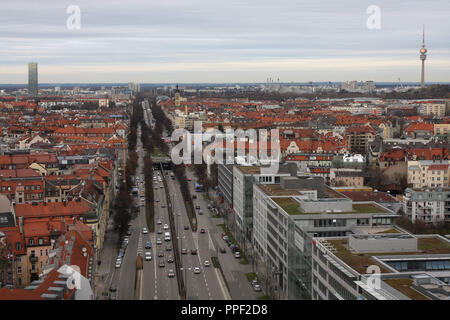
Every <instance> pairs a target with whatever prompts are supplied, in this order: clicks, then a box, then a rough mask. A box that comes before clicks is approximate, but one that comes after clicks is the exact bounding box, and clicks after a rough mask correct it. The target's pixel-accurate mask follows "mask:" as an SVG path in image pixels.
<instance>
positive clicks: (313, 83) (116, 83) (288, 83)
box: [0, 79, 450, 87]
mask: <svg viewBox="0 0 450 320" xmlns="http://www.w3.org/2000/svg"><path fill="white" fill-rule="evenodd" d="M346 81H357V82H358V83H361V82H365V81H372V80H355V79H353V80H342V81H312V85H317V84H321V85H326V84H329V83H331V84H332V85H335V84H342V83H343V82H346ZM129 82H133V81H128V82H44V83H39V84H38V85H39V87H41V86H44V87H46V86H72V85H83V86H87V85H96V86H103V85H108V86H109V85H112V86H113V85H123V86H126V85H128V83H129ZM134 83H138V84H139V85H141V86H147V85H152V86H161V85H177V84H178V85H181V86H183V85H205V86H209V85H255V84H257V85H261V84H269V83H268V82H134ZM270 84H281V85H311V83H309V82H295V81H292V82H270ZM374 84H375V85H377V84H378V85H398V84H399V82H398V81H374ZM401 84H402V85H417V86H420V81H416V82H413V81H402V82H401ZM435 84H442V85H446V84H450V81H444V82H443V81H437V82H426V83H425V86H430V85H435ZM0 86H9V87H12V86H21V87H28V84H27V83H0Z"/></svg>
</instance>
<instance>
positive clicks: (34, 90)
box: [28, 62, 38, 97]
mask: <svg viewBox="0 0 450 320" xmlns="http://www.w3.org/2000/svg"><path fill="white" fill-rule="evenodd" d="M28 94H29V95H30V96H32V97H35V96H37V95H38V64H37V62H30V63H29V64H28Z"/></svg>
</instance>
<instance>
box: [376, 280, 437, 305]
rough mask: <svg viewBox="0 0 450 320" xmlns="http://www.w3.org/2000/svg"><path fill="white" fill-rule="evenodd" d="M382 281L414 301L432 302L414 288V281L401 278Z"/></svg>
mask: <svg viewBox="0 0 450 320" xmlns="http://www.w3.org/2000/svg"><path fill="white" fill-rule="evenodd" d="M382 281H383V282H384V283H386V284H387V285H389V286H391V287H392V288H394V289H395V290H397V291H399V292H400V293H402V294H404V295H405V296H407V297H408V298H410V299H412V300H431V299H430V298H428V297H427V296H425V295H423V294H422V293H420V292H419V291H417V290H416V289H414V288H413V287H412V284H413V282H414V281H413V280H412V279H408V278H399V279H384V280H382Z"/></svg>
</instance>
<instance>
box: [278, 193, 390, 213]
mask: <svg viewBox="0 0 450 320" xmlns="http://www.w3.org/2000/svg"><path fill="white" fill-rule="evenodd" d="M272 200H273V201H275V203H277V204H278V205H279V206H280V207H281V208H282V209H283V210H284V211H286V212H287V213H288V214H290V215H297V214H302V215H313V214H333V215H334V214H371V213H378V214H383V213H389V211H387V210H385V209H383V208H382V207H381V206H378V205H376V204H373V203H353V205H352V209H353V210H352V211H342V212H304V211H303V210H302V208H301V207H300V204H299V203H298V202H297V201H296V200H295V199H293V198H292V197H288V198H281V197H280V198H278V197H276V196H275V197H272Z"/></svg>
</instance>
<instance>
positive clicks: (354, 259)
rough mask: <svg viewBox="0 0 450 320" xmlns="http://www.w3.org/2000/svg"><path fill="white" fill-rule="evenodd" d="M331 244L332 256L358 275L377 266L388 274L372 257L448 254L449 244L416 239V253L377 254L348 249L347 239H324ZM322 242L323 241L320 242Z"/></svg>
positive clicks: (436, 238)
mask: <svg viewBox="0 0 450 320" xmlns="http://www.w3.org/2000/svg"><path fill="white" fill-rule="evenodd" d="M324 240H325V241H326V242H328V243H331V244H332V245H333V247H334V249H335V251H334V252H333V254H334V255H335V256H337V257H338V258H339V259H341V260H342V261H343V262H345V263H346V264H347V265H348V266H349V267H351V268H352V269H354V270H355V271H357V272H359V273H360V274H365V273H367V267H368V266H370V265H372V264H373V265H377V266H379V267H380V269H381V273H389V272H390V271H388V270H387V269H385V268H384V267H383V266H382V265H381V264H379V263H378V262H377V261H376V260H375V259H373V258H372V257H374V256H396V255H402V256H404V255H419V254H420V255H423V254H450V243H448V242H445V241H443V240H441V239H439V238H438V237H436V236H429V237H417V247H418V251H417V252H410V251H405V252H377V253H372V252H371V253H360V252H355V251H352V250H350V249H349V245H348V239H347V238H342V239H324ZM322 242H323V241H322Z"/></svg>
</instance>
